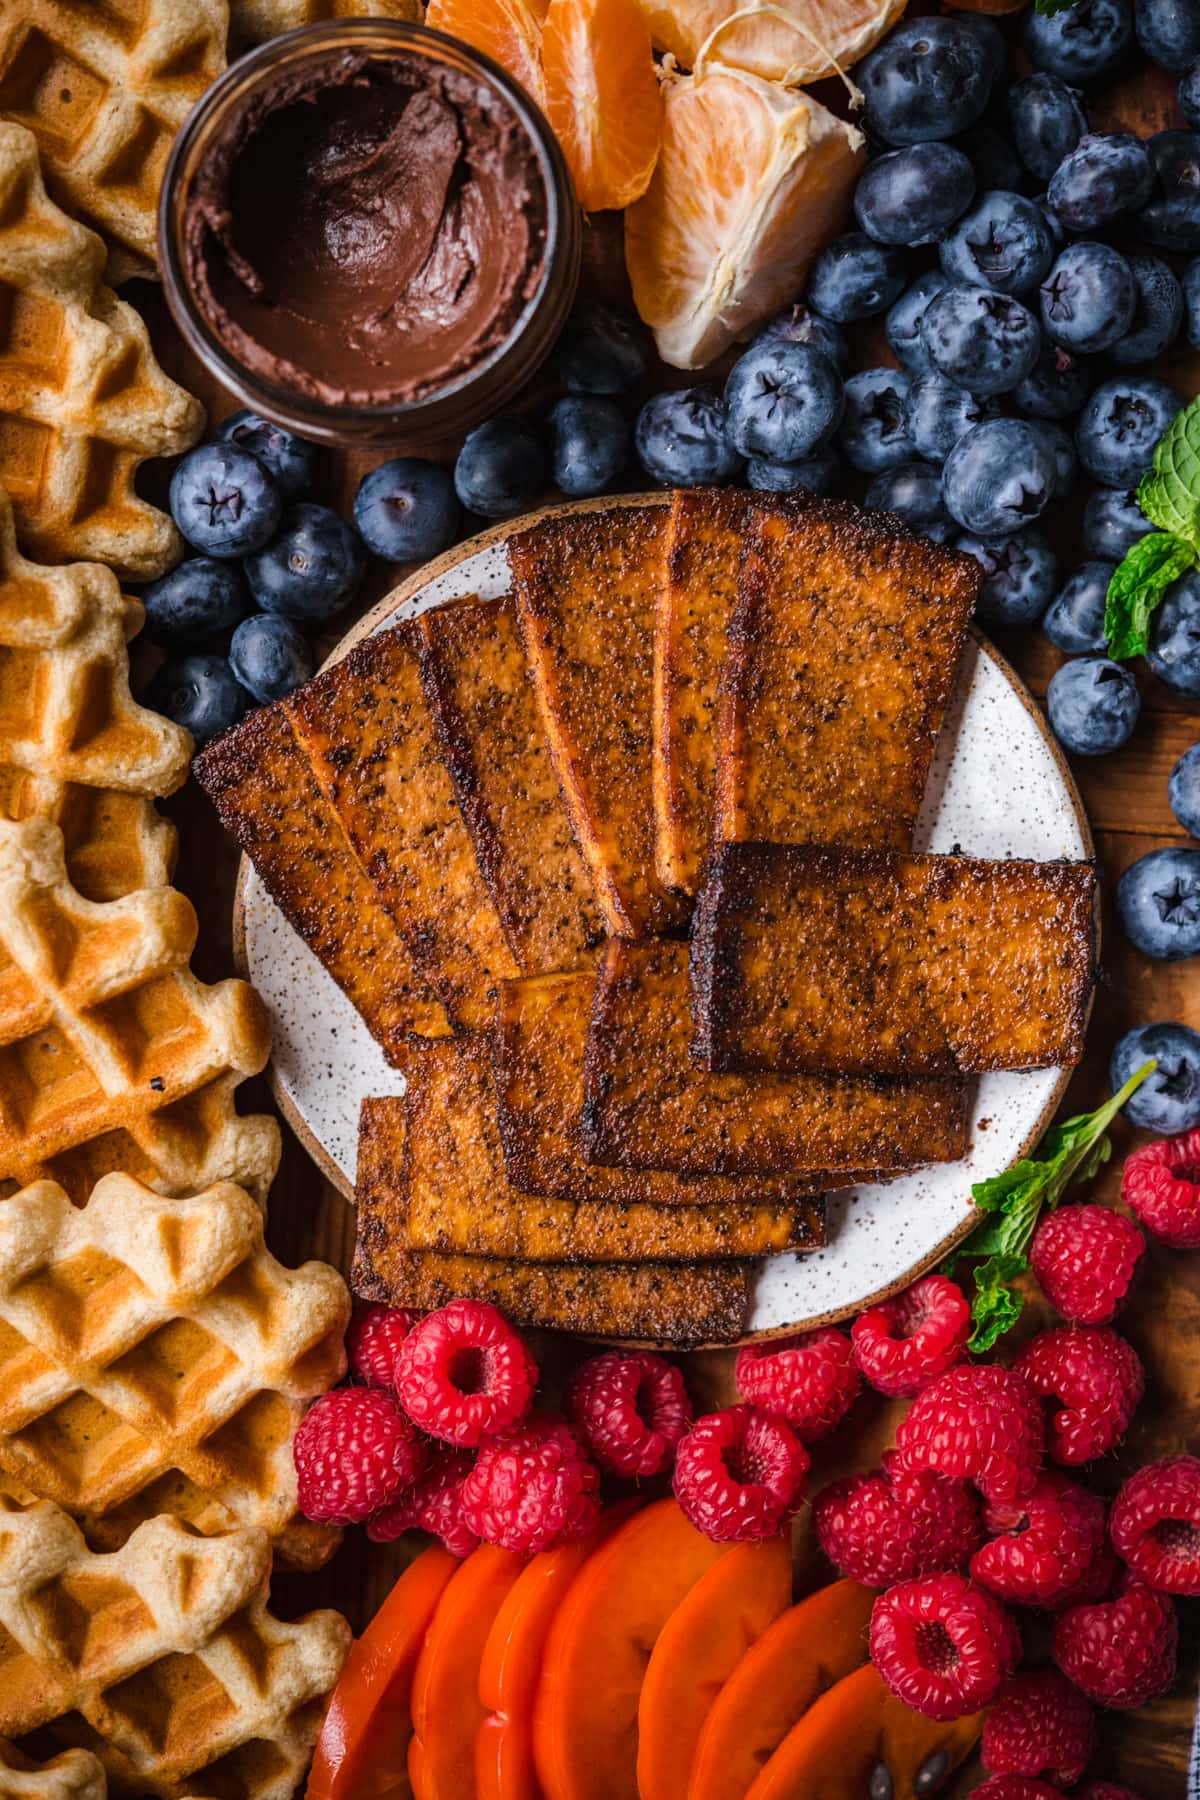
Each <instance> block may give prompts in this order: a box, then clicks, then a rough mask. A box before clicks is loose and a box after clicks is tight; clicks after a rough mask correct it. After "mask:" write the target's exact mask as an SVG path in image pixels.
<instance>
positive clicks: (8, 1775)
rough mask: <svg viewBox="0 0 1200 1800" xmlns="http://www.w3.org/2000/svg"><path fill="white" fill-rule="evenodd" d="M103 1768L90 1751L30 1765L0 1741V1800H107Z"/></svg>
mask: <svg viewBox="0 0 1200 1800" xmlns="http://www.w3.org/2000/svg"><path fill="white" fill-rule="evenodd" d="M107 1795H108V1781H107V1779H106V1778H105V1774H104V1765H103V1763H100V1762H98V1761H97V1760H96V1758H95V1757H94V1756H93V1755H92V1753H91V1751H90V1750H64V1751H63V1753H62V1755H61V1756H56V1757H54V1758H53V1760H52V1761H50V1762H47V1763H37V1762H34V1760H33V1758H32V1757H29V1756H26V1755H25V1754H24V1753H23V1752H22V1751H20V1750H18V1749H17V1748H16V1747H15V1745H13V1744H9V1743H6V1742H5V1741H4V1739H3V1738H0V1800H107Z"/></svg>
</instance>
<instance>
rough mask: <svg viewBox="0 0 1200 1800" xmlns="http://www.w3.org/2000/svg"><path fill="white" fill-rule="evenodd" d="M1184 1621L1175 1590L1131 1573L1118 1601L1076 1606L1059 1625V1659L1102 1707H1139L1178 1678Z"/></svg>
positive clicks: (1070, 1678) (1071, 1677) (1056, 1637)
mask: <svg viewBox="0 0 1200 1800" xmlns="http://www.w3.org/2000/svg"><path fill="white" fill-rule="evenodd" d="M1178 1643H1179V1625H1178V1622H1177V1620H1176V1617H1175V1604H1174V1602H1173V1601H1172V1599H1171V1597H1170V1595H1169V1594H1159V1593H1156V1592H1155V1590H1154V1589H1153V1588H1151V1587H1147V1586H1146V1583H1145V1582H1144V1581H1139V1580H1138V1579H1137V1576H1136V1575H1126V1576H1125V1577H1124V1578H1123V1580H1122V1583H1121V1586H1120V1588H1119V1590H1118V1592H1117V1596H1116V1598H1115V1599H1114V1600H1105V1601H1101V1602H1100V1603H1099V1604H1098V1605H1095V1606H1073V1607H1071V1609H1070V1611H1069V1612H1065V1613H1063V1614H1061V1615H1060V1617H1059V1618H1058V1620H1057V1621H1056V1623H1055V1626H1054V1660H1055V1662H1056V1663H1057V1664H1058V1666H1059V1668H1060V1669H1061V1670H1062V1672H1063V1674H1064V1675H1065V1676H1066V1678H1067V1680H1068V1681H1073V1682H1074V1683H1075V1686H1076V1687H1077V1688H1079V1689H1080V1690H1081V1691H1082V1692H1083V1693H1085V1694H1086V1695H1087V1696H1088V1698H1089V1699H1090V1700H1094V1701H1095V1702H1096V1704H1097V1705H1098V1706H1116V1707H1122V1708H1125V1707H1137V1706H1144V1705H1145V1704H1146V1702H1147V1700H1153V1699H1154V1698H1155V1696H1156V1695H1158V1694H1163V1693H1165V1692H1166V1690H1167V1689H1168V1688H1169V1687H1170V1685H1171V1683H1172V1681H1174V1679H1175V1656H1176V1650H1177V1648H1178Z"/></svg>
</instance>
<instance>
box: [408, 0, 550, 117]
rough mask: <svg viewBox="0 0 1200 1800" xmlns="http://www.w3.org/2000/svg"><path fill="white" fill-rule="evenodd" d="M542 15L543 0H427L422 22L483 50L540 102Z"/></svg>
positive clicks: (541, 84) (542, 99)
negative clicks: (427, 6) (427, 3)
mask: <svg viewBox="0 0 1200 1800" xmlns="http://www.w3.org/2000/svg"><path fill="white" fill-rule="evenodd" d="M545 17H546V5H545V0H429V8H428V10H427V12H426V14H425V23H426V24H427V25H432V26H433V27H434V28H435V29H436V30H438V31H444V32H446V33H447V34H448V35H449V36H450V37H456V38H459V39H460V40H461V41H462V42H463V43H464V44H470V46H471V48H472V49H473V50H482V52H483V54H484V55H485V56H490V57H491V59H492V61H493V62H498V63H499V64H500V67H501V68H502V69H504V70H506V71H507V73H508V74H509V75H511V76H512V78H513V80H514V81H519V82H520V84H521V86H522V87H523V88H524V89H525V92H526V93H527V94H529V95H530V96H531V98H532V99H534V100H536V101H537V103H538V105H539V106H542V105H544V104H545V98H546V94H545V86H544V83H543V81H542V21H543V20H544V19H545Z"/></svg>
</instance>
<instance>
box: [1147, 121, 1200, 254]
mask: <svg viewBox="0 0 1200 1800" xmlns="http://www.w3.org/2000/svg"><path fill="white" fill-rule="evenodd" d="M1146 148H1147V150H1148V151H1149V153H1150V160H1151V162H1152V163H1153V164H1154V168H1155V172H1156V174H1157V176H1158V187H1157V189H1156V191H1155V194H1154V197H1153V199H1151V201H1150V202H1149V204H1148V205H1147V206H1143V208H1142V210H1141V212H1140V213H1139V214H1138V218H1137V222H1138V227H1139V229H1140V230H1141V234H1142V236H1143V237H1144V238H1146V239H1147V240H1148V241H1149V242H1150V243H1151V244H1153V245H1154V246H1155V248H1156V249H1158V250H1176V251H1181V252H1183V253H1184V254H1186V255H1189V256H1190V255H1192V254H1194V252H1195V251H1197V250H1200V132H1196V131H1157V132H1155V134H1154V136H1153V137H1152V138H1151V139H1150V142H1149V143H1148V144H1147V146H1146Z"/></svg>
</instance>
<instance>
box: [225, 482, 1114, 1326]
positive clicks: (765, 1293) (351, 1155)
mask: <svg viewBox="0 0 1200 1800" xmlns="http://www.w3.org/2000/svg"><path fill="white" fill-rule="evenodd" d="M636 498H640V499H642V500H643V501H644V500H645V499H646V498H655V499H658V498H661V496H631V499H636ZM583 504H585V505H587V504H590V503H587V502H585V503H583ZM608 504H611V502H608ZM528 522H529V521H528V520H523V521H521V523H522V524H527V523H528ZM514 529H515V527H514V526H513V525H507V526H504V527H498V528H495V529H493V530H491V531H488V532H484V533H483V534H482V535H481V536H479V537H477V538H473V539H471V540H470V541H469V542H468V543H465V544H462V545H459V546H458V548H457V549H455V550H452V551H450V552H448V553H447V555H445V556H444V557H442V558H440V559H439V560H438V561H437V562H435V563H433V564H431V565H430V566H429V567H428V568H427V569H424V570H422V571H421V572H420V573H419V574H418V575H417V576H414V577H412V578H410V579H409V580H408V581H407V582H405V583H404V584H403V585H402V586H400V587H399V588H397V589H396V590H395V591H394V592H393V593H392V594H390V595H389V596H388V597H387V599H386V600H383V601H381V602H380V604H379V606H377V607H376V608H375V609H374V611H373V612H371V613H369V614H368V615H367V617H366V618H364V619H363V620H362V621H361V622H360V623H359V625H358V626H356V628H355V629H354V631H353V632H351V633H350V634H349V636H348V637H347V638H346V639H345V640H344V641H343V642H342V644H340V645H339V647H338V650H337V651H336V652H335V657H334V659H333V660H337V659H338V658H340V657H341V656H343V655H344V654H345V653H346V651H347V650H349V649H350V647H351V646H352V644H354V643H355V642H357V641H358V640H359V639H360V638H361V637H363V636H365V635H366V634H367V633H368V632H372V631H380V630H386V629H387V627H388V625H389V624H393V623H396V622H397V621H399V620H400V619H402V618H409V617H411V616H412V615H413V613H416V612H422V611H424V609H425V608H426V607H429V606H437V605H439V604H441V603H442V602H444V601H446V600H451V599H454V598H456V597H458V596H460V595H464V594H481V595H483V596H485V597H490V596H492V595H498V594H502V593H505V592H507V590H508V586H509V573H508V557H507V551H506V548H505V542H506V539H507V537H508V535H509V534H510V533H511V532H512V531H513V530H514ZM916 842H917V848H918V849H919V850H934V851H951V850H954V849H955V848H960V849H962V850H966V851H970V852H972V853H973V854H975V855H978V856H991V857H1005V856H1026V857H1036V858H1042V859H1047V858H1052V857H1058V856H1066V857H1086V856H1090V855H1091V854H1092V843H1091V837H1090V833H1089V831H1088V826H1087V820H1086V817H1085V815H1084V812H1083V807H1082V804H1081V802H1080V799H1079V796H1078V793H1077V792H1076V789H1075V786H1074V783H1073V782H1072V780H1071V777H1070V775H1069V773H1068V771H1067V768H1066V765H1065V763H1064V762H1063V760H1062V758H1061V756H1060V754H1059V752H1058V749H1057V746H1056V745H1055V743H1054V740H1053V738H1052V737H1051V735H1050V733H1049V731H1048V729H1047V727H1046V725H1045V722H1044V721H1043V719H1042V717H1041V714H1040V713H1039V712H1038V710H1037V708H1036V707H1035V706H1034V704H1033V702H1032V700H1031V699H1030V697H1029V695H1028V694H1027V692H1026V691H1025V689H1024V687H1023V686H1022V685H1021V683H1020V682H1019V680H1018V679H1017V677H1016V675H1015V674H1014V673H1013V671H1012V670H1011V669H1010V668H1009V666H1008V665H1007V663H1006V662H1005V661H1004V660H1003V658H1002V657H1000V656H999V655H998V654H997V653H996V651H995V650H993V649H992V648H991V646H990V645H989V644H987V643H985V642H984V641H982V640H971V641H969V642H968V644H967V647H966V650H965V652H964V655H963V660H962V666H961V668H960V671H959V676H958V682H957V685H956V688H955V691H954V695H953V699H952V701H951V704H950V707H949V709H948V713H947V718H946V723H945V727H944V729H943V731H942V735H941V739H940V741H939V744H938V747H937V753H936V756H935V758H934V764H933V772H932V775H931V777H930V782H929V789H928V792H927V794H926V797H925V805H924V808H923V810H922V813H921V817H920V821H919V823H918V827H917V840H916ZM234 935H235V941H236V944H237V948H238V954H239V957H240V959H241V961H242V963H243V966H244V969H245V972H246V974H247V975H248V976H249V978H250V980H251V981H253V983H254V984H255V986H256V987H257V988H258V989H259V991H260V993H261V994H262V995H263V997H264V999H265V1000H266V1003H267V1005H268V1007H269V1008H270V1010H271V1014H272V1018H273V1022H274V1029H275V1049H274V1056H273V1059H272V1065H271V1079H272V1085H273V1087H274V1091H275V1095H276V1098H277V1099H278V1101H279V1104H280V1106H281V1108H282V1110H283V1112H284V1114H285V1116H286V1117H287V1118H288V1120H289V1121H290V1123H291V1124H292V1125H293V1126H294V1128H295V1129H296V1131H297V1133H298V1135H299V1136H300V1138H301V1139H302V1141H303V1142H304V1143H305V1145H306V1146H307V1147H308V1149H309V1150H310V1152H311V1154H312V1155H313V1157H314V1158H315V1160H316V1161H317V1162H318V1163H319V1164H320V1166H321V1167H322V1168H323V1169H324V1170H325V1172H326V1174H328V1175H329V1176H330V1178H331V1179H332V1180H333V1181H334V1182H335V1183H336V1184H337V1186H338V1187H339V1188H341V1189H342V1190H343V1192H345V1193H347V1194H350V1193H352V1191H353V1183H354V1166H355V1140H356V1135H357V1129H358V1109H359V1102H360V1101H361V1100H362V1099H363V1098H364V1097H365V1096H367V1095H369V1094H392V1093H398V1092H402V1091H403V1082H402V1080H401V1078H400V1077H399V1076H398V1075H397V1074H396V1072H395V1070H393V1069H390V1068H389V1067H388V1065H387V1063H386V1062H385V1061H384V1059H383V1054H382V1052H381V1051H380V1050H379V1048H378V1046H377V1045H376V1043H375V1042H374V1040H373V1039H372V1037H371V1036H370V1034H369V1033H368V1031H367V1029H366V1026H365V1025H364V1024H363V1023H362V1021H361V1020H360V1019H359V1017H358V1014H357V1013H356V1012H355V1011H354V1008H353V1007H352V1006H351V1005H350V1003H349V1001H348V1000H346V999H345V998H344V997H343V995H342V994H341V992H340V991H339V989H338V988H337V987H336V986H335V985H334V983H333V981H332V980H331V979H330V977H329V976H328V975H327V974H326V973H325V971H324V969H322V968H321V966H320V964H319V963H318V962H317V960H316V958H315V957H314V956H312V955H311V953H310V952H309V951H308V949H307V948H306V947H305V945H304V944H303V943H301V941H300V939H299V938H298V937H297V936H296V935H295V933H294V932H293V931H292V929H291V927H290V926H289V925H288V924H287V923H286V921H285V920H284V918H283V917H282V915H281V914H280V913H279V912H278V910H277V909H276V907H275V905H274V903H273V901H272V900H271V899H270V898H269V896H268V895H267V893H266V891H265V890H264V888H263V887H262V885H261V884H260V882H259V880H258V878H257V876H256V875H255V874H254V871H253V870H252V869H251V868H250V866H249V865H248V864H247V863H245V862H243V867H242V872H241V880H240V882H239V890H238V906H237V914H236V917H235V921H234ZM1066 1081H1067V1074H1066V1072H1064V1071H1062V1070H1058V1069H1044V1070H1039V1071H1037V1072H1036V1073H1033V1074H1026V1075H1013V1074H1001V1075H986V1076H984V1077H983V1079H982V1080H981V1081H980V1082H979V1084H978V1087H977V1090H976V1095H975V1105H974V1116H973V1125H972V1131H971V1137H970V1147H969V1151H968V1154H967V1156H966V1158H965V1159H964V1161H962V1162H959V1163H953V1164H947V1165H942V1166H939V1167H935V1168H931V1169H927V1170H924V1171H922V1172H921V1173H919V1174H915V1175H908V1176H905V1177H903V1178H902V1179H899V1180H896V1181H893V1182H891V1183H890V1184H883V1185H872V1186H869V1187H860V1188H855V1189H851V1190H849V1191H847V1192H845V1193H840V1194H836V1195H834V1196H832V1197H831V1200H830V1203H829V1237H830V1241H829V1245H828V1247H827V1248H826V1249H824V1250H821V1251H819V1252H817V1253H816V1254H815V1255H809V1256H781V1257H773V1258H771V1259H770V1260H769V1261H768V1262H766V1263H764V1265H763V1269H762V1273H761V1274H760V1276H759V1279H758V1284H757V1290H756V1295H755V1301H754V1308H753V1313H752V1316H751V1320H750V1329H751V1331H752V1332H755V1333H757V1332H779V1331H784V1330H793V1329H796V1328H797V1327H801V1326H810V1325H815V1324H817V1323H823V1322H827V1321H830V1320H833V1319H838V1318H843V1317H845V1316H846V1315H848V1314H851V1313H853V1312H856V1311H858V1310H859V1308H861V1307H862V1306H863V1304H864V1303H866V1302H867V1301H869V1300H871V1299H874V1298H877V1297H879V1296H881V1295H883V1294H885V1293H888V1292H890V1291H892V1290H894V1289H896V1288H898V1287H901V1286H903V1285H905V1284H906V1283H907V1282H909V1281H911V1280H912V1279H914V1278H915V1276H916V1275H917V1274H918V1273H919V1272H920V1271H921V1270H922V1269H924V1268H926V1267H928V1266H929V1265H930V1264H931V1263H933V1262H935V1261H936V1260H937V1259H938V1258H939V1257H940V1256H941V1255H942V1254H944V1252H945V1251H946V1250H947V1249H948V1248H949V1247H950V1245H951V1244H952V1243H953V1242H954V1241H955V1240H956V1239H957V1238H958V1237H960V1236H961V1235H962V1233H963V1232H964V1231H965V1229H966V1228H967V1225H968V1223H969V1220H970V1214H971V1201H970V1192H971V1183H972V1182H974V1181H978V1180H980V1179H981V1178H982V1177H983V1176H985V1175H992V1174H995V1173H996V1172H997V1171H998V1170H1000V1169H1003V1168H1006V1167H1007V1166H1008V1164H1009V1163H1011V1162H1012V1161H1014V1160H1015V1159H1016V1158H1017V1157H1018V1156H1021V1155H1023V1154H1024V1153H1025V1152H1026V1151H1027V1150H1028V1149H1029V1148H1030V1147H1031V1146H1032V1145H1033V1144H1034V1143H1036V1141H1037V1139H1038V1138H1039V1137H1040V1135H1041V1133H1042V1132H1043V1130H1044V1129H1045V1127H1046V1125H1047V1124H1048V1122H1049V1120H1050V1118H1051V1117H1052V1115H1053V1113H1054V1110H1055V1108H1056V1107H1057V1105H1058V1103H1059V1100H1060V1099H1061V1097H1062V1093H1063V1089H1064V1087H1065V1085H1066Z"/></svg>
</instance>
